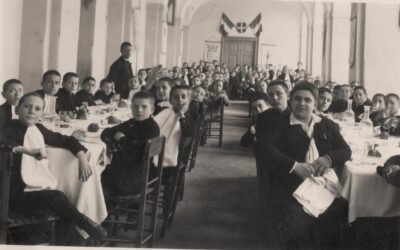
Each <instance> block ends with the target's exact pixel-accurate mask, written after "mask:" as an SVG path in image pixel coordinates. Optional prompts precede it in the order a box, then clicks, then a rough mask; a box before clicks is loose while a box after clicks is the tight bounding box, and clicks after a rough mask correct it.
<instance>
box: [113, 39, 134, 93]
mask: <svg viewBox="0 0 400 250" xmlns="http://www.w3.org/2000/svg"><path fill="white" fill-rule="evenodd" d="M120 52H121V56H120V57H119V58H118V59H117V60H116V61H115V62H114V63H113V64H112V65H111V67H110V72H109V73H108V76H107V79H108V80H110V81H113V82H114V85H115V92H116V93H117V94H120V95H121V98H123V99H127V98H128V95H129V79H130V78H131V77H132V76H133V71H132V65H131V63H130V62H129V58H130V57H131V54H132V44H131V43H130V42H123V43H122V44H121V49H120Z"/></svg>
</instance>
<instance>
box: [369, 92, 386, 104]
mask: <svg viewBox="0 0 400 250" xmlns="http://www.w3.org/2000/svg"><path fill="white" fill-rule="evenodd" d="M378 97H382V98H383V100H384V101H385V103H386V96H385V95H384V94H382V93H378V94H375V95H374V96H373V97H372V100H374V99H376V98H378Z"/></svg>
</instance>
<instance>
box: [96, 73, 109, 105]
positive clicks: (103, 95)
mask: <svg viewBox="0 0 400 250" xmlns="http://www.w3.org/2000/svg"><path fill="white" fill-rule="evenodd" d="M113 89H114V83H113V82H112V81H110V80H108V79H103V80H101V81H100V89H99V90H97V91H96V93H95V94H94V101H95V102H96V104H97V105H101V104H109V103H110V102H111V98H112V97H113V96H114V92H113Z"/></svg>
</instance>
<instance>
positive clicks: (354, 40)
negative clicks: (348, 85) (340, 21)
mask: <svg viewBox="0 0 400 250" xmlns="http://www.w3.org/2000/svg"><path fill="white" fill-rule="evenodd" d="M350 23H354V25H352V24H351V29H350V30H351V35H350V37H351V39H350V51H351V52H350V57H352V58H350V62H351V64H350V70H349V81H350V82H351V81H358V82H360V83H361V84H364V39H365V3H352V5H351V18H350Z"/></svg>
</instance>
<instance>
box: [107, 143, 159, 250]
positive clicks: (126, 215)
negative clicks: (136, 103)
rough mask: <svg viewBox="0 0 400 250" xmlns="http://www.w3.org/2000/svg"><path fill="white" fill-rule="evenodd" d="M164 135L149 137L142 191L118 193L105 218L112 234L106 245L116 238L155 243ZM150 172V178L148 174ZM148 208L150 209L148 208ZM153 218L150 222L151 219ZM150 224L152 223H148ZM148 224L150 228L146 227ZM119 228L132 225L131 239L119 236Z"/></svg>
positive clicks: (134, 242)
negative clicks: (153, 172) (114, 203)
mask: <svg viewBox="0 0 400 250" xmlns="http://www.w3.org/2000/svg"><path fill="white" fill-rule="evenodd" d="M164 147H165V138H164V137H158V138H154V139H151V140H148V141H147V142H146V145H145V151H144V152H145V153H144V155H143V158H144V162H143V180H142V187H141V192H140V193H139V194H137V195H132V196H120V197H116V198H115V199H116V200H115V202H116V203H117V205H116V206H115V207H114V208H113V209H112V210H111V211H109V215H108V217H107V219H106V221H105V223H106V224H110V225H111V229H112V232H111V234H110V238H108V239H105V240H104V244H103V245H113V244H114V243H116V242H122V243H128V244H129V243H131V244H133V245H134V246H135V247H142V246H145V245H148V246H149V247H153V245H154V242H155V238H156V230H157V211H158V200H159V195H160V186H161V178H162V163H163V159H164ZM155 156H158V162H157V165H156V168H157V169H156V174H155V176H150V168H151V167H152V161H153V157H155ZM149 176H150V178H149ZM148 210H149V211H148ZM148 222H150V223H148ZM148 224H149V225H148ZM146 225H148V228H146ZM118 227H120V229H125V231H127V230H128V229H133V231H135V236H134V237H133V238H132V239H123V238H118V237H119V235H118Z"/></svg>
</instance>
